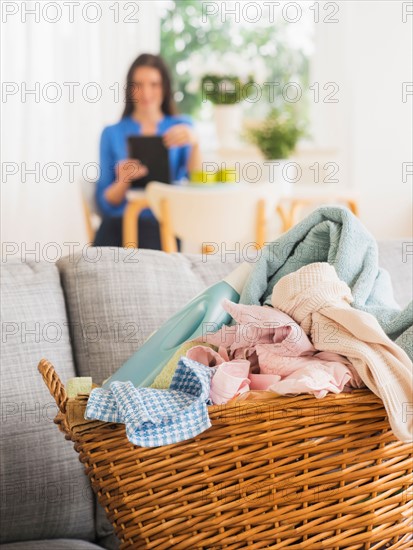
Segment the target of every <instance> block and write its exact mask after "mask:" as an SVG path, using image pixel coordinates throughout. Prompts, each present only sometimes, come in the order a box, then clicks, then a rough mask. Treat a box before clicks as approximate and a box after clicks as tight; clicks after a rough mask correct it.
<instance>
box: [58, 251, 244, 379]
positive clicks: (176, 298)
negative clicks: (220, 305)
mask: <svg viewBox="0 0 413 550" xmlns="http://www.w3.org/2000/svg"><path fill="white" fill-rule="evenodd" d="M95 250H96V258H95V259H94V261H91V260H90V257H92V253H91V252H90V251H89V252H88V256H86V255H84V254H79V255H77V256H74V257H69V256H67V257H66V258H63V259H61V260H60V261H59V262H58V264H57V265H58V268H59V270H60V272H61V277H62V284H63V287H64V292H65V296H66V301H67V307H68V314H69V318H70V325H71V330H72V342H73V350H74V354H75V361H76V366H77V370H78V372H79V376H92V378H93V381H94V382H96V383H97V384H101V383H102V381H103V380H105V378H107V377H108V376H110V375H111V374H112V373H113V372H114V371H115V370H117V369H118V368H119V367H120V366H121V365H122V364H123V363H124V362H125V361H126V359H128V358H129V357H130V356H131V355H132V354H133V353H134V352H135V351H136V350H137V349H138V348H139V347H140V346H141V345H142V344H143V343H144V341H145V340H146V339H147V338H148V336H149V335H150V334H151V333H152V332H154V331H155V330H156V329H158V328H159V326H160V325H161V324H162V323H163V322H164V321H165V320H167V319H168V318H169V317H171V316H172V315H173V314H174V313H176V312H177V311H179V310H180V309H181V308H182V306H183V305H184V304H185V303H186V302H188V301H189V300H190V299H191V298H193V297H194V296H195V295H196V294H197V293H198V292H200V291H201V290H203V289H204V288H205V287H207V286H208V285H210V284H212V283H214V282H216V281H219V280H220V279H222V277H224V276H225V275H226V274H227V273H228V272H230V271H231V270H232V269H234V266H235V264H233V263H222V262H221V261H220V260H219V258H212V257H211V258H210V259H208V261H207V262H205V263H203V262H202V256H201V255H196V254H195V255H193V254H178V253H175V254H166V253H165V252H161V251H157V250H148V249H142V250H140V249H137V250H127V249H112V248H107V247H102V248H96V249H95Z"/></svg>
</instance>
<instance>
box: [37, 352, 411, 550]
mask: <svg viewBox="0 0 413 550" xmlns="http://www.w3.org/2000/svg"><path fill="white" fill-rule="evenodd" d="M38 369H39V371H40V373H41V374H42V376H43V379H44V381H45V383H46V384H47V386H48V388H49V390H50V393H51V394H52V396H53V397H54V398H55V400H56V403H57V405H58V407H59V411H60V412H59V413H58V414H57V416H56V418H55V422H56V423H57V424H58V425H59V427H60V429H61V430H62V431H64V432H65V433H66V438H67V439H70V440H72V441H73V442H74V447H75V450H76V451H77V452H78V453H79V455H80V457H79V458H80V461H81V462H82V463H83V464H84V467H85V472H86V474H87V475H88V477H89V479H90V481H91V484H92V487H93V490H94V491H95V493H96V494H97V496H98V499H99V502H100V503H101V504H102V506H103V507H104V508H105V510H106V513H107V516H108V518H109V520H110V521H111V522H112V524H113V526H114V528H115V531H116V534H117V536H118V537H119V539H120V540H121V549H122V550H126V549H132V548H133V549H140V548H142V549H145V550H149V549H152V548H156V549H159V550H161V549H162V550H171V549H173V550H175V549H176V550H180V549H190V550H195V549H197V548H200V549H204V550H207V549H209V550H218V549H219V550H221V549H224V548H225V549H227V550H233V549H236V548H248V549H254V550H255V549H258V548H273V549H277V550H279V549H284V548H287V549H294V550H298V549H300V550H302V549H306V550H307V549H309V550H321V549H323V550H326V549H327V550H339V549H340V550H342V549H345V550H359V549H365V550H379V549H380V550H381V549H384V548H391V549H396V548H397V549H411V548H413V542H412V537H411V533H412V512H413V506H412V498H413V493H412V482H413V480H412V477H413V476H412V467H413V461H412V458H413V449H412V446H411V445H407V444H403V443H401V442H399V441H398V440H396V439H395V437H394V435H393V433H392V431H391V429H390V427H389V424H388V421H387V418H386V412H385V410H384V408H383V405H382V403H381V401H380V399H379V398H378V397H376V396H375V395H374V394H373V393H371V392H370V391H368V390H356V391H354V392H353V393H351V394H338V395H328V396H327V397H325V398H324V399H315V398H314V397H312V396H310V395H300V396H298V397H275V398H273V399H271V400H267V401H246V402H236V401H234V402H232V403H229V404H227V405H224V406H212V407H209V415H210V418H211V421H212V427H211V428H210V429H209V430H207V431H205V432H204V433H202V434H201V435H200V436H198V437H196V438H194V439H191V440H188V441H183V442H182V443H178V444H173V445H167V446H164V447H157V448H142V447H138V446H135V445H133V444H131V443H130V442H129V441H128V439H127V438H126V435H125V427H124V425H122V424H112V423H106V422H100V421H88V420H85V419H84V418H83V416H84V411H85V407H86V403H87V399H88V396H87V395H78V396H77V397H76V398H70V399H68V398H67V395H66V391H65V389H64V387H63V385H62V383H61V382H60V380H59V377H58V376H57V374H56V372H55V370H54V368H53V366H52V365H51V364H50V363H49V362H48V361H46V360H42V361H41V362H40V364H39V367H38Z"/></svg>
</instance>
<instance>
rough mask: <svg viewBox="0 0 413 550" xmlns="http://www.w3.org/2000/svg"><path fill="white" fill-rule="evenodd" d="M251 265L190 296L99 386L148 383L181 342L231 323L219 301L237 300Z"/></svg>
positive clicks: (238, 268) (242, 265)
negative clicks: (185, 302) (178, 309)
mask: <svg viewBox="0 0 413 550" xmlns="http://www.w3.org/2000/svg"><path fill="white" fill-rule="evenodd" d="M252 268H253V264H251V263H248V262H244V263H242V264H241V265H239V266H238V267H237V268H236V269H235V270H234V271H232V272H231V273H229V275H227V276H226V277H224V279H223V280H222V281H220V282H219V283H215V284H214V285H212V286H210V287H208V288H207V289H206V290H203V291H202V292H201V293H199V294H198V295H197V296H195V298H192V300H191V301H190V302H189V303H188V304H186V306H184V307H183V309H181V310H180V311H178V312H177V313H175V315H173V316H172V317H171V318H170V319H168V320H167V321H165V323H164V324H163V325H162V326H161V327H160V328H159V329H158V330H157V331H156V332H154V333H153V334H151V336H150V337H149V338H148V339H147V340H146V342H144V344H143V345H142V346H141V347H140V348H139V349H138V350H137V351H136V353H134V354H133V355H132V357H130V358H129V359H128V360H127V361H126V363H124V364H123V365H122V366H121V367H120V368H119V369H118V370H117V371H116V372H115V373H114V374H112V376H111V377H110V378H108V379H107V380H105V381H104V383H103V386H102V387H103V388H105V389H109V387H110V384H111V382H114V381H122V382H125V381H127V380H129V381H131V382H132V383H133V384H134V386H135V387H148V386H150V385H151V384H152V382H153V381H154V380H155V378H156V377H157V375H158V374H159V373H160V372H161V370H162V369H163V368H164V366H165V365H166V364H167V362H168V361H169V359H170V358H171V357H172V356H173V355H174V353H175V352H176V350H177V349H178V348H179V347H180V346H181V345H182V344H183V343H184V342H187V341H188V340H192V339H193V338H197V337H198V336H202V333H203V331H205V330H208V331H209V332H215V331H216V330H218V329H219V328H221V326H222V325H226V324H228V323H229V322H230V320H231V316H230V315H229V314H228V313H227V312H226V311H225V310H224V309H223V307H222V305H221V302H222V300H223V299H224V298H228V300H231V301H232V302H236V303H238V301H239V298H240V294H241V291H242V289H243V287H244V284H245V282H246V281H247V279H248V276H249V275H250V273H251V271H252Z"/></svg>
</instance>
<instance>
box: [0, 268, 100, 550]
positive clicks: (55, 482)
mask: <svg viewBox="0 0 413 550" xmlns="http://www.w3.org/2000/svg"><path fill="white" fill-rule="evenodd" d="M1 288H2V300H1V324H2V325H1V326H2V343H1V347H2V353H1V403H2V419H1V442H0V444H1V493H2V498H1V504H0V519H1V526H0V543H6V542H14V541H24V540H29V539H30V540H37V539H45V538H72V537H73V538H83V539H86V540H94V538H95V526H94V495H93V492H92V490H91V488H90V484H89V481H88V479H87V477H86V476H85V474H84V472H83V466H82V464H81V463H80V462H79V458H78V455H77V454H76V452H75V451H74V449H73V444H72V443H70V442H69V441H67V440H66V439H65V438H64V435H63V433H61V432H59V430H58V428H57V426H56V424H54V423H53V419H54V417H55V416H56V413H57V407H56V405H55V402H54V400H53V398H52V397H51V395H50V394H49V391H48V389H47V388H46V386H45V384H44V382H43V380H42V377H41V375H40V373H39V372H38V370H37V365H38V363H39V360H40V359H41V358H42V357H44V358H47V359H49V360H50V361H51V362H52V363H53V364H54V365H55V367H56V370H57V371H58V374H59V376H60V377H61V379H62V381H63V382H65V381H66V380H67V379H68V378H70V377H73V376H76V374H75V370H74V364H73V358H72V352H71V344H70V339H69V332H68V321H67V317H66V310H65V303H64V297H63V292H62V288H61V285H60V280H59V272H58V270H57V268H56V266H55V265H53V264H49V263H46V262H45V263H36V262H27V263H17V262H16V263H7V264H3V265H2V266H1Z"/></svg>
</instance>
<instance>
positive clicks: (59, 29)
mask: <svg viewBox="0 0 413 550" xmlns="http://www.w3.org/2000/svg"><path fill="white" fill-rule="evenodd" d="M9 4H10V5H14V6H18V8H19V11H18V12H17V13H15V14H11V15H9V16H7V23H5V24H3V25H2V27H3V28H2V31H3V32H2V52H3V54H2V55H3V59H2V79H3V94H4V91H5V88H4V86H5V83H6V82H9V83H11V84H9V85H8V86H9V87H8V88H7V90H11V89H13V90H14V91H16V93H15V94H13V95H11V94H10V95H6V96H4V95H3V105H2V107H3V129H2V162H3V174H2V176H3V177H2V192H1V194H2V201H1V202H2V235H1V237H2V241H3V243H5V242H6V243H7V242H9V243H15V244H14V245H10V247H11V248H10V247H9V250H12V249H15V247H16V246H17V248H18V250H19V251H20V250H21V249H24V247H26V248H27V249H33V248H34V247H35V246H36V244H35V243H40V244H39V245H37V246H38V247H40V256H41V259H46V260H47V259H48V258H47V257H42V256H43V253H42V250H46V249H47V247H46V249H45V248H44V247H45V246H46V244H47V243H49V242H56V243H58V245H59V246H61V247H63V243H64V242H78V243H79V246H83V245H84V244H85V243H87V241H88V238H87V232H86V226H85V218H84V213H83V206H82V193H81V184H82V182H84V178H83V174H84V173H85V165H87V164H88V163H97V162H98V147H99V136H100V133H101V131H102V129H103V126H105V125H106V124H110V123H114V122H116V121H117V120H118V119H119V118H120V115H121V112H122V109H123V106H124V103H123V96H122V94H123V86H124V80H125V77H126V72H127V69H128V67H129V65H130V63H131V62H132V61H133V59H135V57H136V56H137V55H139V53H142V52H143V51H149V52H157V51H158V49H159V37H160V32H159V22H158V16H157V14H156V10H155V9H154V6H153V4H151V3H150V2H140V3H139V11H135V12H134V13H133V12H132V9H131V8H132V7H133V6H136V5H138V4H137V3H136V2H132V3H129V8H128V9H127V10H126V9H124V8H125V6H126V4H124V3H122V2H119V3H115V2H105V1H101V2H99V5H100V8H101V14H100V19H99V20H98V21H97V22H96V23H93V22H91V21H93V20H94V19H97V17H98V15H99V14H98V12H94V11H93V9H90V11H88V12H86V13H85V14H83V13H82V11H81V7H80V9H79V7H78V8H77V11H75V12H74V16H73V22H71V21H70V12H69V11H67V9H65V10H63V11H62V14H61V18H60V20H59V21H56V22H54V23H52V22H48V21H47V20H46V19H49V20H57V16H58V14H57V12H56V11H53V9H50V11H48V12H42V11H40V12H39V20H38V21H36V16H35V15H30V14H26V22H25V21H24V13H23V9H24V6H25V5H26V6H27V7H31V8H34V7H35V4H37V5H40V6H44V5H47V4H50V5H51V4H55V3H42V2H36V3H35V2H21V3H19V2H10V3H9ZM75 4H76V3H75ZM86 4H87V3H86ZM89 4H93V3H89ZM95 4H96V3H95ZM115 4H117V6H118V7H119V13H118V14H117V13H116V12H115V11H114V10H113V8H112V9H111V6H114V5H115ZM10 9H12V8H10ZM3 18H4V11H3ZM127 19H130V20H132V21H131V22H128V21H127ZM68 82H73V83H79V85H78V86H74V87H73V98H72V99H71V98H70V96H69V86H68V85H64V83H68ZM91 82H95V83H97V84H98V88H97V87H95V86H94V85H93V86H90V87H88V84H89V83H91ZM36 83H39V84H38V87H39V90H40V96H39V97H34V96H33V95H25V94H24V93H23V95H22V89H24V86H25V85H26V86H27V89H34V88H35V86H36ZM48 83H56V84H57V85H53V86H51V87H47V84H48ZM116 87H118V88H119V91H120V99H119V100H118V101H115V96H114V93H115V92H114V90H115V89H116ZM96 89H100V90H101V92H102V96H101V99H99V100H98V101H96V102H91V101H88V100H87V98H89V99H93V97H94V96H93V93H94V91H95V90H96ZM59 90H60V91H61V92H62V98H61V99H60V100H59V101H57V102H52V101H50V99H51V100H53V98H54V97H55V96H54V94H55V93H56V91H59ZM88 94H89V95H88ZM44 96H45V97H46V99H45V97H44ZM36 162H37V163H40V165H39V171H40V177H39V180H40V181H38V182H36V181H35V179H36V176H35V175H33V174H27V175H26V183H22V178H24V166H22V163H26V165H27V168H29V169H35V167H36V165H35V163H36ZM68 162H69V163H72V162H73V163H78V164H79V165H80V166H74V167H73V181H70V177H71V175H70V170H69V167H68V166H67V164H66V165H64V163H68ZM4 163H6V164H4ZM10 163H15V165H11V164H10ZM48 163H57V164H58V166H59V167H60V170H61V177H60V178H58V179H57V181H56V182H52V181H49V182H48V181H47V180H53V179H54V178H55V177H58V175H59V172H58V171H56V170H55V169H54V168H53V166H52V165H49V168H48V169H47V165H48ZM45 167H46V168H45ZM6 169H9V170H14V169H16V170H17V173H16V174H14V175H7V174H6V173H5V170H6ZM44 170H45V172H44ZM44 174H46V175H45V176H44ZM86 174H87V177H88V178H89V179H91V178H93V177H94V175H95V174H96V171H95V170H94V169H93V166H92V167H91V168H90V169H89V171H87V172H86ZM45 180H46V181H45ZM93 187H94V186H93V183H91V182H90V183H87V182H86V192H87V193H89V194H91V193H92V192H93ZM63 250H64V252H65V253H67V252H68V249H67V247H66V248H64V247H63ZM3 252H4V250H3ZM49 252H50V254H49V255H50V257H51V256H52V255H53V254H54V253H55V252H53V250H52V249H51V248H50V251H49ZM18 253H19V252H18ZM28 259H34V256H32V257H28Z"/></svg>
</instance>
